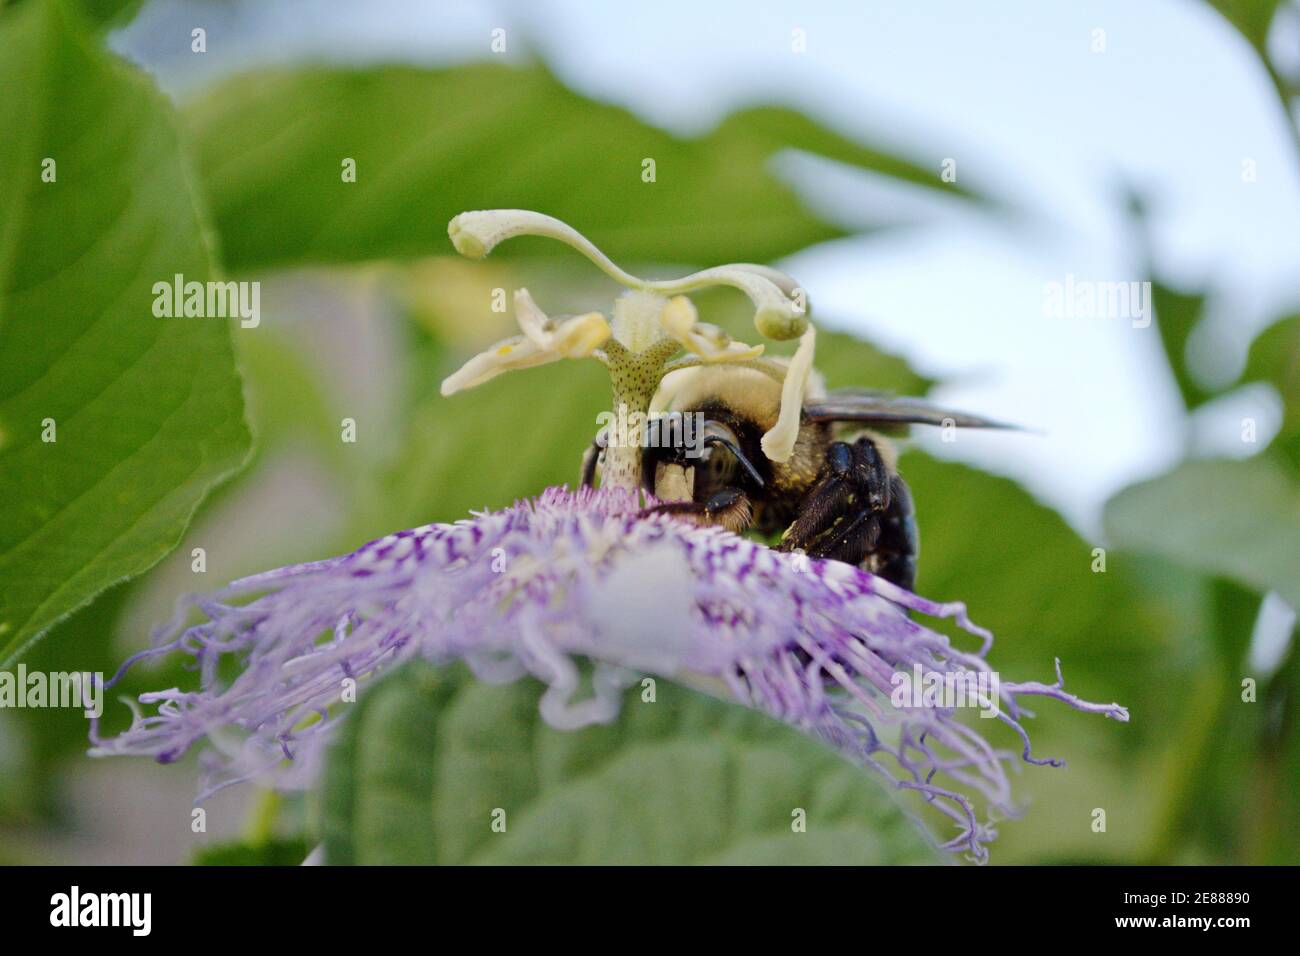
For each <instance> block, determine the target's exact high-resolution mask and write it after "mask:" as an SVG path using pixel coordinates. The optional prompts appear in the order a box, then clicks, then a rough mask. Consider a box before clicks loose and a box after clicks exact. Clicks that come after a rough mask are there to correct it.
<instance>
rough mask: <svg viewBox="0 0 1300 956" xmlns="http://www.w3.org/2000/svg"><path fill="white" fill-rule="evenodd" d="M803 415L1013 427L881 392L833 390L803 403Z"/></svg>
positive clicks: (885, 422) (833, 419)
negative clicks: (823, 396) (824, 395)
mask: <svg viewBox="0 0 1300 956" xmlns="http://www.w3.org/2000/svg"><path fill="white" fill-rule="evenodd" d="M803 410H804V414H805V415H806V416H807V417H808V420H809V421H814V422H861V423H862V424H864V425H880V426H885V427H888V426H902V425H953V426H956V427H957V428H1016V429H1018V428H1019V427H1020V426H1018V425H1010V424H1007V423H1006V422H999V421H994V420H993V419H991V418H983V417H982V416H979V415H969V414H967V413H966V412H954V411H951V410H949V409H946V408H940V407H939V406H937V405H932V404H930V403H929V402H927V401H925V400H924V399H921V398H899V397H896V396H892V395H886V394H884V393H882V392H866V391H856V390H842V391H834V392H831V393H830V394H829V395H827V396H826V397H825V398H819V399H814V400H813V401H810V402H809V403H808V404H806V405H804V408H803Z"/></svg>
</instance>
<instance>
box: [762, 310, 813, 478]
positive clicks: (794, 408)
mask: <svg viewBox="0 0 1300 956" xmlns="http://www.w3.org/2000/svg"><path fill="white" fill-rule="evenodd" d="M816 346H817V330H816V329H815V328H813V327H812V326H811V325H810V326H808V331H806V332H805V333H804V334H803V338H801V339H800V340H799V348H798V350H796V351H795V353H794V357H793V358H791V359H790V367H789V368H788V369H786V373H785V383H784V384H783V385H782V386H781V414H780V415H779V416H778V417H777V420H776V424H775V425H773V426H772V428H771V430H770V431H768V433H767V434H766V435H764V436H763V441H762V446H763V454H765V455H767V457H768V459H770V460H771V461H778V462H780V461H786V460H788V459H789V457H790V454H791V452H793V451H794V443H795V441H796V440H798V438H799V419H800V416H801V415H802V413H803V398H804V393H805V391H806V390H807V387H808V377H809V375H811V374H812V367H813V354H814V353H815V351H816Z"/></svg>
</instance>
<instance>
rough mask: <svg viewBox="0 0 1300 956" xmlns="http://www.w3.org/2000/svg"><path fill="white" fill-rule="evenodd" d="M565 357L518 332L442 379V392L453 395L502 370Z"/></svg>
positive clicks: (528, 366)
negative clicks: (543, 348)
mask: <svg viewBox="0 0 1300 956" xmlns="http://www.w3.org/2000/svg"><path fill="white" fill-rule="evenodd" d="M563 357H564V356H563V355H561V354H560V353H559V352H551V351H544V350H542V349H539V348H538V347H537V346H536V345H535V344H534V343H532V342H530V341H529V340H528V339H526V338H524V336H522V335H515V336H512V337H511V338H508V339H503V340H502V341H500V342H498V343H497V344H496V345H494V346H492V347H491V348H490V349H488V350H487V351H485V352H480V353H479V354H478V355H475V356H474V357H473V358H472V359H470V360H469V361H468V362H466V363H465V364H464V365H462V366H461V367H460V369H459V370H457V371H455V372H453V373H452V374H451V375H449V376H447V377H446V378H445V379H443V382H442V388H441V391H442V394H443V395H452V394H454V393H456V392H461V391H464V390H465V389H467V388H474V387H475V386H477V385H482V384H483V383H484V382H486V381H488V380H490V379H493V378H496V377H497V376H498V375H500V374H501V373H502V372H508V371H510V370H511V369H517V368H532V367H533V366H535V365H545V364H547V363H548V362H556V361H559V360H560V359H562V358H563Z"/></svg>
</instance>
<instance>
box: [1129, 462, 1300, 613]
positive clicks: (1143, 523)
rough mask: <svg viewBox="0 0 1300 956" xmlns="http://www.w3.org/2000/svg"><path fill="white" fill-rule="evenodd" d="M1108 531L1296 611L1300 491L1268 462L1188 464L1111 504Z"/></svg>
mask: <svg viewBox="0 0 1300 956" xmlns="http://www.w3.org/2000/svg"><path fill="white" fill-rule="evenodd" d="M1106 530H1107V534H1108V536H1109V537H1110V538H1111V539H1112V540H1114V541H1116V542H1118V543H1119V544H1121V545H1123V546H1126V547H1129V548H1133V549H1135V550H1142V551H1153V552H1155V553H1157V554H1162V555H1164V556H1166V557H1169V558H1172V559H1173V560H1175V561H1178V562H1179V563H1180V564H1184V565H1186V566H1188V567H1192V568H1196V569H1198V570H1200V571H1203V572H1205V573H1207V574H1213V575H1221V576H1223V577H1229V578H1232V579H1234V580H1237V581H1240V582H1242V583H1244V584H1247V585H1249V586H1251V587H1252V588H1254V589H1255V590H1256V591H1259V592H1261V593H1263V592H1266V591H1270V590H1273V591H1277V592H1278V593H1279V594H1281V595H1282V596H1283V597H1284V598H1286V599H1287V601H1289V602H1290V603H1291V605H1292V606H1293V607H1300V547H1297V544H1300V487H1297V485H1296V483H1295V481H1294V480H1293V479H1292V478H1291V476H1290V475H1288V474H1287V472H1286V471H1285V470H1284V469H1283V468H1281V467H1280V466H1278V465H1277V464H1276V463H1275V462H1273V461H1272V460H1270V459H1269V458H1266V457H1263V456H1260V457H1255V458H1249V459H1246V460H1243V461H1190V462H1186V463H1184V464H1182V465H1180V466H1179V467H1178V468H1177V469H1176V470H1174V471H1173V472H1171V473H1170V474H1168V475H1165V476H1163V477H1160V478H1156V479H1154V480H1152V481H1148V482H1143V483H1141V484H1138V485H1134V486H1133V487H1131V488H1128V489H1126V490H1125V491H1124V492H1122V493H1121V494H1119V495H1117V496H1116V497H1115V498H1113V499H1111V501H1110V503H1109V504H1108V505H1107V506H1106Z"/></svg>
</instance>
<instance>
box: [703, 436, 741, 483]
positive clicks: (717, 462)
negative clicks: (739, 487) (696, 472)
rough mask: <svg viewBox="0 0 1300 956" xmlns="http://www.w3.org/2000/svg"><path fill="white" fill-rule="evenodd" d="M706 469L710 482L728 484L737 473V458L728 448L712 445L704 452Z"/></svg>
mask: <svg viewBox="0 0 1300 956" xmlns="http://www.w3.org/2000/svg"><path fill="white" fill-rule="evenodd" d="M704 470H705V473H706V474H707V475H708V478H709V482H710V484H712V485H715V486H716V485H722V484H726V483H728V482H729V481H730V480H731V477H732V475H734V474H735V473H736V459H735V457H734V456H733V455H732V454H731V452H730V451H728V450H727V449H726V448H723V447H721V446H720V445H710V446H709V447H708V448H707V449H705V452H704Z"/></svg>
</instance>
